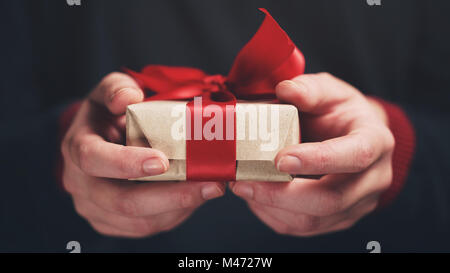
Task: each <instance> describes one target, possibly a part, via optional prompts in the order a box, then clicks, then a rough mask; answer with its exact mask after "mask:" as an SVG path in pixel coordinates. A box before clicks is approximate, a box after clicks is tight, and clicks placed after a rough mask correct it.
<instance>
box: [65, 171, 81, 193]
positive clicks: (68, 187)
mask: <svg viewBox="0 0 450 273" xmlns="http://www.w3.org/2000/svg"><path fill="white" fill-rule="evenodd" d="M62 184H63V187H64V190H65V191H66V192H68V193H70V194H72V195H74V194H77V193H78V187H77V186H76V185H75V182H74V181H73V180H72V179H71V178H70V176H69V175H68V174H67V171H64V173H63V179H62Z"/></svg>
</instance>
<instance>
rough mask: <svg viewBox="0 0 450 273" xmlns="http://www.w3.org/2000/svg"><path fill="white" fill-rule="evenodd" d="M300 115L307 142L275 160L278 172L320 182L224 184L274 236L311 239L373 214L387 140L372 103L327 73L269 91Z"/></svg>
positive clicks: (386, 177) (386, 162)
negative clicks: (293, 106)
mask: <svg viewBox="0 0 450 273" xmlns="http://www.w3.org/2000/svg"><path fill="white" fill-rule="evenodd" d="M276 92H277V97H278V98H279V99H280V100H281V101H284V102H288V103H291V104H293V105H295V106H297V107H298V109H299V111H300V121H301V126H302V134H303V137H304V139H306V140H307V141H308V142H305V143H302V144H299V145H294V146H290V147H287V148H285V149H283V150H281V151H280V152H279V153H278V155H277V157H276V158H275V164H276V166H277V168H278V169H279V170H280V171H283V172H288V173H291V174H301V175H324V176H322V177H321V178H320V180H314V179H305V178H295V179H294V180H293V181H292V182H288V183H268V182H251V181H243V182H231V183H230V184H229V185H230V188H231V189H232V191H233V192H234V193H235V194H236V195H238V196H240V197H242V198H243V199H245V200H246V201H247V203H248V205H249V207H250V209H251V210H252V211H253V212H254V213H255V214H256V215H257V216H258V217H259V218H260V219H261V220H262V221H263V222H265V223H266V224H267V225H268V226H270V227H271V228H272V229H273V230H275V231H276V232H278V233H281V234H289V235H296V236H312V235H318V234H323V233H328V232H334V231H338V230H343V229H347V228H349V227H351V226H352V225H353V224H355V223H356V222H357V221H358V220H359V219H361V218H362V217H363V216H365V215H366V214H368V213H369V212H371V211H373V210H374V209H375V208H376V207H377V203H378V200H379V197H380V194H381V193H382V192H383V191H385V190H386V189H387V188H389V186H390V184H391V181H392V165H391V160H392V153H393V150H394V138H393V136H392V134H391V132H390V130H389V128H388V125H387V123H388V120H387V117H386V113H385V112H384V110H383V108H382V106H381V105H379V104H378V102H376V101H375V100H372V99H369V98H367V97H365V96H364V95H363V94H362V93H360V92H359V91H358V90H357V89H355V88H354V87H352V86H351V85H349V84H347V83H345V82H343V81H342V80H339V79H337V78H335V77H333V76H331V75H330V74H327V73H320V74H311V75H302V76H299V77H296V78H294V79H293V80H292V81H284V82H281V83H280V84H278V86H277V90H276Z"/></svg>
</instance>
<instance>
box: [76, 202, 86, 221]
mask: <svg viewBox="0 0 450 273" xmlns="http://www.w3.org/2000/svg"><path fill="white" fill-rule="evenodd" d="M73 205H74V209H75V212H76V213H77V214H78V215H80V216H81V217H83V218H87V217H88V211H87V210H86V209H85V208H84V206H83V205H82V204H80V202H78V201H74V204H73Z"/></svg>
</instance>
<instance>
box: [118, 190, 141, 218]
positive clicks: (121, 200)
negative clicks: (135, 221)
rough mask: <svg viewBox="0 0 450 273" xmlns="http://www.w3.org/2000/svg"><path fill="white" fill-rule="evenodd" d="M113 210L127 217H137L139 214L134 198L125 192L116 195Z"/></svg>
mask: <svg viewBox="0 0 450 273" xmlns="http://www.w3.org/2000/svg"><path fill="white" fill-rule="evenodd" d="M115 210H116V211H117V212H118V213H119V214H121V215H124V216H127V217H138V216H140V215H141V213H140V211H139V206H138V204H137V202H136V200H135V199H134V198H133V197H132V196H128V195H127V194H122V195H119V197H117V200H116V202H115Z"/></svg>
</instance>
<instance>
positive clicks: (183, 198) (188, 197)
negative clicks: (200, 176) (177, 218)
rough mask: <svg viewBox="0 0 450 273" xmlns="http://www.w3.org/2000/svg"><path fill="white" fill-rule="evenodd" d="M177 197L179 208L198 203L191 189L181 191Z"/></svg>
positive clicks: (189, 206)
mask: <svg viewBox="0 0 450 273" xmlns="http://www.w3.org/2000/svg"><path fill="white" fill-rule="evenodd" d="M176 199H177V202H178V206H179V208H191V207H194V206H195V205H196V200H195V197H194V195H193V194H192V192H191V191H190V190H189V189H187V190H183V191H181V192H180V193H179V194H178V196H177V198H176Z"/></svg>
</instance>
